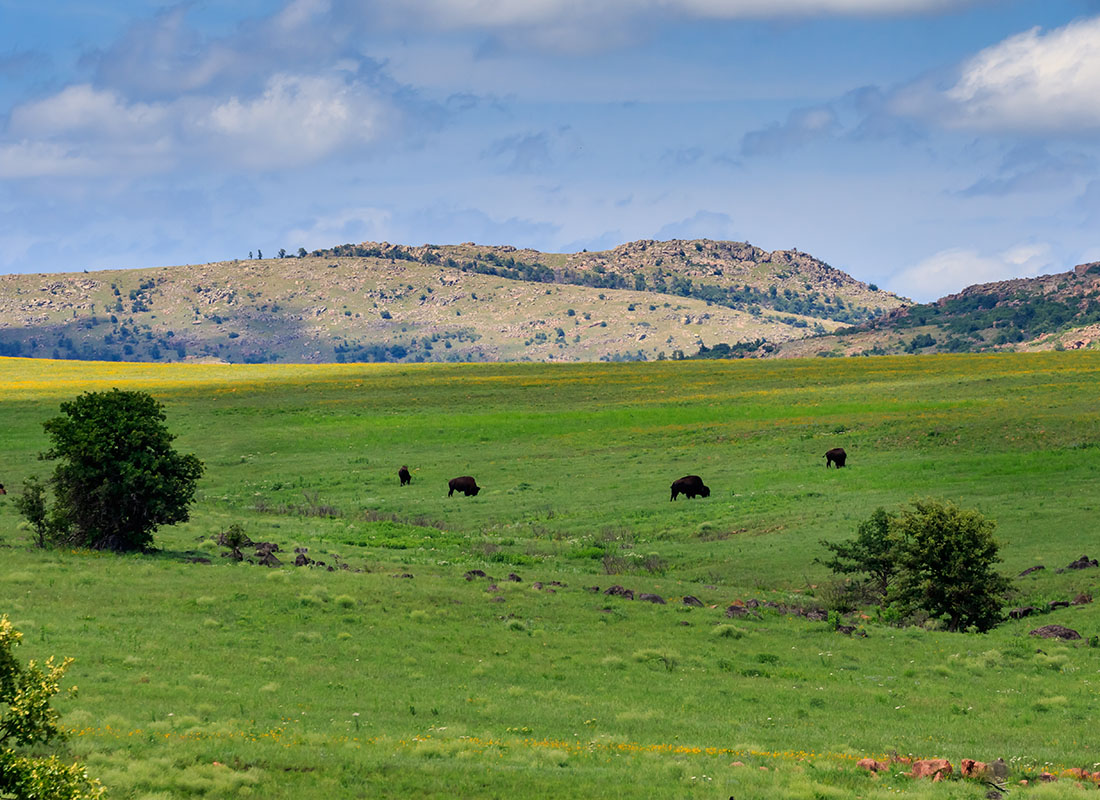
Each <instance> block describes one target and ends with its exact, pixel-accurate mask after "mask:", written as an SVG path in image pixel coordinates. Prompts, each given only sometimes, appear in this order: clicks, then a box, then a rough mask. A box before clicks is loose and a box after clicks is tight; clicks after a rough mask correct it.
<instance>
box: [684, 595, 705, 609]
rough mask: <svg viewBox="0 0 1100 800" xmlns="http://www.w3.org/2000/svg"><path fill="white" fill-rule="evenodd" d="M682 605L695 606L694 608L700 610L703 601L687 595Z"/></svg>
mask: <svg viewBox="0 0 1100 800" xmlns="http://www.w3.org/2000/svg"><path fill="white" fill-rule="evenodd" d="M684 605H685V606H695V607H696V608H702V607H703V601H702V600H700V599H699V598H698V597H695V596H694V595H690V594H689V595H685V596H684Z"/></svg>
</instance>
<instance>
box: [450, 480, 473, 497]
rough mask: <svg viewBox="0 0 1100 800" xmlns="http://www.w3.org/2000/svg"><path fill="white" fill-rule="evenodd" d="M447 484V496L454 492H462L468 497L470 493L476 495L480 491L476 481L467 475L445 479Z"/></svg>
mask: <svg viewBox="0 0 1100 800" xmlns="http://www.w3.org/2000/svg"><path fill="white" fill-rule="evenodd" d="M447 486H448V487H449V489H450V491H448V492H447V497H450V496H451V495H453V494H454V493H455V492H462V493H463V494H464V495H466V496H467V497H469V496H470V495H476V494H477V493H478V492H480V491H481V487H480V486H478V485H477V481H475V480H474V479H473V478H471V477H470V476H469V475H463V476H462V477H459V478H451V479H450V480H449V481H447Z"/></svg>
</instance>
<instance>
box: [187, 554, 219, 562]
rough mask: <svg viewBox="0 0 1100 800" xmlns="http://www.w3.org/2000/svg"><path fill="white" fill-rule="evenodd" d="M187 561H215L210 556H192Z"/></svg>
mask: <svg viewBox="0 0 1100 800" xmlns="http://www.w3.org/2000/svg"><path fill="white" fill-rule="evenodd" d="M187 561H188V562H189V563H191V564H211V563H213V562H212V561H211V560H210V559H209V558H206V557H205V556H192V557H191V558H189V559H187Z"/></svg>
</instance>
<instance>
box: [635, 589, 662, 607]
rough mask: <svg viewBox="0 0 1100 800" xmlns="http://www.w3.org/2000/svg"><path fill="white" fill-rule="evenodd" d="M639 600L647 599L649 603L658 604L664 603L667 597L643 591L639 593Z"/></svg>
mask: <svg viewBox="0 0 1100 800" xmlns="http://www.w3.org/2000/svg"><path fill="white" fill-rule="evenodd" d="M638 599H639V600H645V601H646V602H647V603H656V604H657V605H662V606H663V605H664V604H665V598H663V597H661V595H659V594H650V593H649V592H642V593H641V594H640V595H638Z"/></svg>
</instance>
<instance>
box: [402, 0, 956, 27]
mask: <svg viewBox="0 0 1100 800" xmlns="http://www.w3.org/2000/svg"><path fill="white" fill-rule="evenodd" d="M958 5H960V3H959V2H958V0H604V2H598V3H593V2H590V0H403V1H402V2H399V3H391V4H390V5H389V7H387V8H386V9H385V10H384V11H383V12H382V13H383V15H384V17H386V18H388V19H389V20H390V21H391V22H410V21H413V20H416V21H418V22H419V23H420V24H427V25H432V26H436V27H440V28H481V29H486V28H488V29H497V28H528V27H535V26H541V25H554V24H563V23H565V24H571V25H570V26H572V25H576V26H577V27H580V25H581V24H586V23H590V22H592V21H593V20H607V21H616V20H617V21H619V22H622V21H624V20H627V19H630V18H639V17H655V16H661V17H668V16H678V17H688V18H696V19H745V18H770V17H784V16H831V15H860V16H863V15H895V14H913V13H921V12H928V11H936V10H940V9H944V8H950V7H957V6H958Z"/></svg>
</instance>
